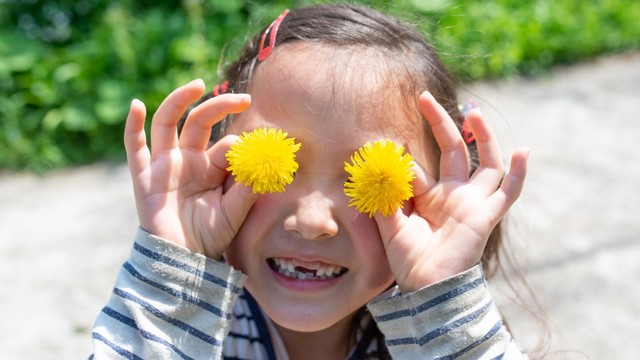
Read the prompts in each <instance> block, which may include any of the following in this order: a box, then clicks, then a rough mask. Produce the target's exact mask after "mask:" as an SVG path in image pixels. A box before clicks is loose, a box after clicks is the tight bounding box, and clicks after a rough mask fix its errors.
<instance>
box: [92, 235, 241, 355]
mask: <svg viewBox="0 0 640 360" xmlns="http://www.w3.org/2000/svg"><path fill="white" fill-rule="evenodd" d="M245 280H246V276H245V275H244V274H242V273H241V272H239V271H237V270H234V269H232V268H231V267H229V266H228V265H226V264H224V263H220V262H217V261H214V260H211V259H208V258H206V257H205V256H203V255H201V254H196V253H193V252H190V251H188V250H187V249H184V248H181V247H179V246H176V245H174V244H172V243H169V242H167V241H165V240H162V239H160V238H158V237H155V236H153V235H151V234H149V233H147V232H145V231H144V230H142V229H139V230H138V233H137V236H136V239H135V242H134V245H133V250H132V251H131V255H130V257H129V259H128V260H127V261H126V262H125V263H124V264H123V265H122V268H121V270H120V273H119V274H118V279H117V281H116V285H115V288H114V289H113V293H112V295H111V298H110V300H109V303H108V304H107V305H106V306H105V307H104V308H103V309H102V311H101V313H100V314H99V316H98V318H97V320H96V322H95V325H94V328H93V333H92V337H93V348H94V354H93V355H92V358H93V359H104V358H109V359H112V358H114V357H122V358H125V359H147V358H150V359H168V358H171V359H174V358H177V359H210V358H214V359H218V358H221V354H222V342H223V340H224V338H225V337H226V336H227V332H228V329H229V322H230V320H231V313H232V309H233V306H234V303H235V302H236V299H237V298H238V295H239V294H240V292H241V289H242V286H243V285H244V282H245Z"/></svg>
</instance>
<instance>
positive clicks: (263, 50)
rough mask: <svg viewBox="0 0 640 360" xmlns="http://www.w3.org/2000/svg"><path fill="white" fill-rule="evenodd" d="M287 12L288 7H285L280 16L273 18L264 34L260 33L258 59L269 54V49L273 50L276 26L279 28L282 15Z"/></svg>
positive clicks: (276, 31)
mask: <svg viewBox="0 0 640 360" xmlns="http://www.w3.org/2000/svg"><path fill="white" fill-rule="evenodd" d="M288 13H289V9H285V10H284V11H283V12H282V14H280V16H278V17H277V18H276V19H275V20H273V22H272V23H271V25H269V27H268V28H267V30H265V31H264V34H262V38H261V39H260V47H259V49H258V61H264V60H265V59H266V58H267V57H268V56H269V54H271V50H273V48H274V47H275V45H276V35H277V34H278V28H280V24H281V23H282V20H284V17H285V16H287V14H288ZM267 35H268V36H269V42H268V43H267V46H266V47H265V44H264V43H265V40H267Z"/></svg>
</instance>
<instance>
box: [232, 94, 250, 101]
mask: <svg viewBox="0 0 640 360" xmlns="http://www.w3.org/2000/svg"><path fill="white" fill-rule="evenodd" d="M226 96H228V97H229V98H230V99H231V100H235V101H237V102H251V95H249V94H226Z"/></svg>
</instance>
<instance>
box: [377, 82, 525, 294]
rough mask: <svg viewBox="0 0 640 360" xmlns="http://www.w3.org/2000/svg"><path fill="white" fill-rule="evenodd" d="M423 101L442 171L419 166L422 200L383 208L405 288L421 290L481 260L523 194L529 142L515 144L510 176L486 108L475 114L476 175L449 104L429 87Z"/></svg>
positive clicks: (417, 193)
mask: <svg viewBox="0 0 640 360" xmlns="http://www.w3.org/2000/svg"><path fill="white" fill-rule="evenodd" d="M418 105H419V107H420V110H421V112H422V113H423V115H424V116H425V118H426V119H427V121H428V122H429V124H430V125H431V128H432V130H433V132H434V135H435V138H436V141H437V142H438V145H439V147H440V150H441V151H442V155H441V158H440V179H439V181H436V180H434V179H433V177H431V176H430V175H429V174H427V173H426V171H425V170H424V169H422V168H420V167H419V166H417V165H416V166H414V169H413V170H414V172H415V174H416V179H415V180H414V182H413V185H414V199H413V201H414V206H415V209H414V211H413V213H412V214H410V215H409V216H406V215H404V214H403V213H402V211H401V210H398V211H397V212H396V213H395V214H394V215H391V216H389V217H386V218H385V217H383V216H381V215H379V214H376V215H375V218H376V221H377V222H378V227H379V229H380V233H381V236H382V241H383V243H384V245H385V249H386V252H387V258H388V260H389V264H390V265H391V269H392V270H393V272H394V275H395V277H396V282H397V283H398V285H399V286H400V289H401V290H402V291H405V292H407V291H414V290H417V289H420V288H422V287H424V286H426V285H430V284H433V283H435V282H437V281H440V280H443V279H445V278H447V277H450V276H453V275H455V274H458V273H460V272H462V271H465V270H467V269H469V268H471V267H473V266H474V265H475V264H477V263H478V262H479V261H480V258H481V256H482V253H483V251H484V248H485V246H486V244H487V240H488V238H489V235H490V233H491V231H492V229H493V228H494V227H495V226H496V225H497V223H498V222H499V221H500V220H501V219H502V218H503V217H504V216H505V214H506V212H507V210H508V209H509V208H510V207H511V205H512V204H513V203H514V202H515V200H516V199H517V198H518V196H519V195H520V192H521V190H522V186H523V184H524V178H525V174H526V165H527V157H528V150H526V149H522V150H518V151H516V152H514V154H513V155H512V158H511V168H510V171H509V174H508V175H507V176H506V177H505V178H504V181H502V183H501V180H502V178H503V175H504V172H503V165H502V155H501V151H500V147H499V145H498V142H497V139H496V138H495V136H494V134H493V132H492V131H491V129H490V127H489V125H488V124H487V122H486V121H485V120H484V118H483V117H482V115H481V114H480V112H479V111H478V110H472V111H471V112H470V113H469V116H468V120H469V122H470V125H471V129H472V131H473V134H474V136H475V139H476V142H477V146H478V156H479V160H480V166H479V167H478V169H477V170H476V172H475V173H474V174H473V176H471V177H469V163H468V161H467V154H466V146H465V143H464V141H463V140H462V137H461V135H460V132H459V131H458V129H457V127H456V126H455V124H454V122H453V120H452V119H451V118H450V117H449V115H448V114H447V112H446V111H445V110H444V108H442V106H440V104H438V103H437V102H436V100H435V99H434V98H433V96H431V94H429V93H424V94H423V95H422V96H421V97H420V99H419V104H418Z"/></svg>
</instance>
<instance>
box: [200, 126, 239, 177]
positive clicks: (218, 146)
mask: <svg viewBox="0 0 640 360" xmlns="http://www.w3.org/2000/svg"><path fill="white" fill-rule="evenodd" d="M237 140H238V136H236V135H227V136H225V137H223V138H222V139H220V140H218V141H217V142H216V143H215V144H213V145H212V146H211V148H209V149H208V150H207V157H208V158H209V161H211V164H212V165H213V167H214V168H213V169H211V172H212V174H211V176H212V177H211V181H212V183H211V184H209V186H211V187H212V188H215V187H218V186H221V185H222V184H223V183H224V180H225V178H226V177H227V174H228V172H227V168H228V167H229V161H228V160H227V157H226V156H225V155H226V153H227V151H229V148H230V147H231V145H233V144H235V142H236V141H237Z"/></svg>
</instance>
